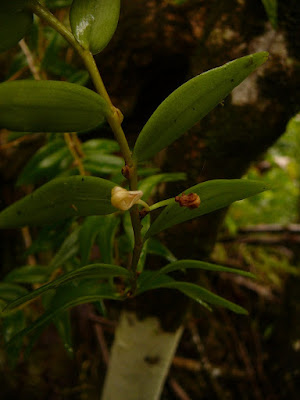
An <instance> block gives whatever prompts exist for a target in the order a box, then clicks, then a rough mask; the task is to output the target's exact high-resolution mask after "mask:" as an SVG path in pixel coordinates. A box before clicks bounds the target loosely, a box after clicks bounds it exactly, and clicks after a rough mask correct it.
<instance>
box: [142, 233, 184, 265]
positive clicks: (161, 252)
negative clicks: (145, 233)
mask: <svg viewBox="0 0 300 400" xmlns="http://www.w3.org/2000/svg"><path fill="white" fill-rule="evenodd" d="M147 243H148V248H147V252H148V253H149V254H154V255H156V256H160V257H163V258H165V259H166V260H167V261H169V262H174V261H177V258H176V257H175V256H174V254H173V253H172V252H171V251H170V250H169V249H168V248H167V247H166V246H165V245H164V244H163V243H162V242H160V241H159V240H157V239H154V238H150V239H149V240H148V241H147Z"/></svg>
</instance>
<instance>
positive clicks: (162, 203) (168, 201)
mask: <svg viewBox="0 0 300 400" xmlns="http://www.w3.org/2000/svg"><path fill="white" fill-rule="evenodd" d="M172 203H174V198H171V199H166V200H162V201H159V202H158V203H155V204H152V206H150V211H153V210H156V209H157V208H161V207H166V206H168V205H169V204H172Z"/></svg>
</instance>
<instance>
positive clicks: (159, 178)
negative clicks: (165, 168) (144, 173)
mask: <svg viewBox="0 0 300 400" xmlns="http://www.w3.org/2000/svg"><path fill="white" fill-rule="evenodd" d="M185 179H186V174H185V173H183V172H173V173H165V174H159V175H153V176H149V177H147V178H145V179H143V180H142V181H140V183H139V190H141V191H142V192H143V193H144V195H143V199H145V200H147V199H148V198H149V197H150V196H151V192H152V190H153V189H154V188H155V187H156V186H157V185H158V184H159V183H164V182H176V181H183V180H185Z"/></svg>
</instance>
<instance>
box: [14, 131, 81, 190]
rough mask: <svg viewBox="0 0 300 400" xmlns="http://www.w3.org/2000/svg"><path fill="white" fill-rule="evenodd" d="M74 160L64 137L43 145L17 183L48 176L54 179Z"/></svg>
mask: <svg viewBox="0 0 300 400" xmlns="http://www.w3.org/2000/svg"><path fill="white" fill-rule="evenodd" d="M72 161H73V158H72V156H71V153H70V151H69V149H68V148H67V146H66V143H65V141H64V140H63V139H57V140H54V141H52V142H50V143H48V144H46V145H45V146H43V147H41V148H40V149H39V150H38V151H37V152H36V153H35V154H34V155H33V156H32V157H31V159H30V160H29V161H28V163H27V164H26V166H25V167H24V169H23V170H22V172H21V174H20V175H19V178H18V180H17V185H28V184H31V183H32V184H34V183H38V182H40V181H41V180H42V179H45V178H47V181H49V180H50V179H53V178H54V177H55V176H57V175H58V174H59V172H60V171H62V170H63V169H66V168H67V167H68V165H70V164H71V163H72Z"/></svg>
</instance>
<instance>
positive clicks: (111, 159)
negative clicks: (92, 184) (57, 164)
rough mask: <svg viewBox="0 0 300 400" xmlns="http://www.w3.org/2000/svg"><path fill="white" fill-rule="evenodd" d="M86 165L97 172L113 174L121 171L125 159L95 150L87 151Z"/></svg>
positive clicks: (89, 169) (84, 163) (88, 168)
mask: <svg viewBox="0 0 300 400" xmlns="http://www.w3.org/2000/svg"><path fill="white" fill-rule="evenodd" d="M84 154H85V158H84V162H83V165H84V167H85V168H86V169H87V170H88V171H91V172H93V173H97V174H101V175H102V174H113V173H118V172H120V171H121V169H122V167H123V166H124V161H123V160H122V158H121V157H117V156H114V155H111V154H104V153H97V152H95V151H85V153H84Z"/></svg>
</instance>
